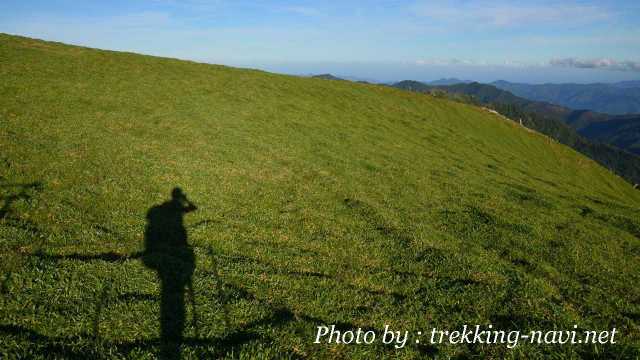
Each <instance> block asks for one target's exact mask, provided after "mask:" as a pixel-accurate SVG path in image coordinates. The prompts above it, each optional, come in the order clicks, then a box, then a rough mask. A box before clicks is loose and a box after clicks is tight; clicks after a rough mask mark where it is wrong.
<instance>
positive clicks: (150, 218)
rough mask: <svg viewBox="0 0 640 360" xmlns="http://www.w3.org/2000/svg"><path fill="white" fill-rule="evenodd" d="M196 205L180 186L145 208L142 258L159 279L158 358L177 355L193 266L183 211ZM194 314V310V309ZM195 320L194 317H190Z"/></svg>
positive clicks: (178, 356)
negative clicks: (169, 197)
mask: <svg viewBox="0 0 640 360" xmlns="http://www.w3.org/2000/svg"><path fill="white" fill-rule="evenodd" d="M196 209H197V208H196V206H195V205H194V204H193V203H192V202H191V201H189V200H188V199H187V196H186V195H185V194H184V193H183V192H182V190H181V189H180V188H177V187H176V188H174V189H173V191H172V192H171V200H169V201H166V202H164V203H162V204H160V205H156V206H154V207H152V208H151V209H149V211H148V212H147V226H146V229H145V250H144V256H143V262H144V264H145V266H147V267H149V268H151V269H154V270H155V271H156V272H157V273H158V278H159V279H160V292H161V295H160V297H161V299H160V340H161V358H163V359H179V358H180V346H181V344H182V342H183V330H184V325H185V301H184V297H185V290H186V289H187V288H188V289H189V290H190V292H191V294H190V295H191V298H192V301H193V286H192V280H191V277H192V275H193V272H194V269H195V256H194V253H193V249H192V248H191V246H189V244H188V242H187V230H186V229H185V226H184V221H183V219H184V215H185V214H186V213H189V212H192V211H195V210H196ZM194 316H195V313H194ZM194 322H195V321H194Z"/></svg>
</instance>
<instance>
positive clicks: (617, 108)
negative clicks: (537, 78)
mask: <svg viewBox="0 0 640 360" xmlns="http://www.w3.org/2000/svg"><path fill="white" fill-rule="evenodd" d="M491 85H494V86H495V87H497V88H499V89H502V90H507V91H509V92H511V93H513V94H514V95H517V96H520V97H523V98H525V99H529V100H534V101H545V102H550V103H553V104H557V105H562V106H566V107H568V108H571V109H587V110H592V111H597V112H602V113H607V114H613V115H622V114H632V113H640V81H624V82H620V83H615V84H540V85H531V84H521V83H511V82H508V81H502V80H501V81H495V82H493V83H491Z"/></svg>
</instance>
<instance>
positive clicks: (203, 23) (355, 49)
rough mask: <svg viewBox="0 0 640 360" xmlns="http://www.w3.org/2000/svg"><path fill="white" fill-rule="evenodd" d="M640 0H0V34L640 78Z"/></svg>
mask: <svg viewBox="0 0 640 360" xmlns="http://www.w3.org/2000/svg"><path fill="white" fill-rule="evenodd" d="M639 18H640V2H638V1H576V0H567V1H556V2H551V1H541V0H529V1H507V0H502V1H489V0H482V1H470V0H465V1H446V0H433V1H429V0H387V1H382V0H368V1H354V0H342V1H285V0H277V1H266V0H254V1H245V0H208V1H207V0H126V1H124V0H110V1H91V0H57V1H56V0H48V1H28V0H21V1H16V0H2V3H1V4H0V32H6V33H11V34H19V35H25V36H30V37H36V38H41V39H46V40H56V41H62V42H67V43H72V44H79V45H85V46H91V47H98V48H104V49H113V50H126V51H134V52H141V53H146V54H153V55H161V56H169V57H178V58H183V59H192V60H197V61H206V62H212V63H219V64H227V65H235V66H243V67H253V68H260V69H266V70H270V71H277V72H286V73H295V74H310V73H324V72H331V73H334V74H337V75H343V76H353V77H356V78H362V79H371V80H380V81H392V80H401V79H416V80H433V79H437V78H442V77H459V78H464V79H471V80H478V81H492V80H497V79H506V80H511V81H527V82H569V81H571V82H595V81H619V80H630V79H640V21H638V20H637V19H639Z"/></svg>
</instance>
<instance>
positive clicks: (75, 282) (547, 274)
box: [0, 34, 640, 359]
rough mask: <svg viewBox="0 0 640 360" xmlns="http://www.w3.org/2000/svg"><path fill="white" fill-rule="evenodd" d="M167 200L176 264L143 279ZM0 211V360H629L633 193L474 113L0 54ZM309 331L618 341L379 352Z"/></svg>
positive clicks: (49, 53)
mask: <svg viewBox="0 0 640 360" xmlns="http://www.w3.org/2000/svg"><path fill="white" fill-rule="evenodd" d="M174 187H181V188H182V189H183V191H184V193H185V194H186V196H187V198H188V199H189V200H190V201H191V202H193V204H195V206H197V210H194V211H192V212H190V213H188V214H182V215H183V216H184V226H185V227H186V230H187V236H188V242H189V244H190V245H191V247H189V248H188V252H189V253H184V255H176V258H179V259H182V260H180V261H178V262H176V263H175V264H174V263H171V261H170V260H167V261H165V260H162V259H165V258H163V257H162V256H160V257H156V258H154V259H155V260H153V259H152V260H148V259H146V260H145V257H144V256H143V255H141V254H144V253H145V246H147V245H145V240H146V239H148V237H149V236H150V235H149V234H150V232H151V230H149V229H150V227H153V226H154V225H153V224H150V223H151V222H155V224H157V223H158V222H159V223H162V220H151V219H154V217H153V216H154V215H153V211H155V210H153V209H156V210H157V209H159V208H158V207H157V206H158V205H159V204H162V203H163V202H166V201H168V200H169V199H170V198H171V191H172V189H173V188H174ZM165 204H166V203H165ZM0 207H1V208H0V271H1V272H0V281H1V284H0V285H1V291H2V294H1V296H0V358H9V359H11V358H77V359H86V358H97V359H100V358H134V359H150V358H155V357H156V356H158V355H159V354H164V355H167V354H169V355H167V356H168V357H177V356H182V357H184V358H205V357H210V358H220V357H227V358H253V357H258V358H274V357H275V358H280V357H289V358H327V359H340V358H362V359H372V358H381V357H397V358H407V359H409V358H423V357H438V358H450V357H451V358H496V359H497V358H543V357H545V358H603V359H615V358H619V359H634V358H638V356H640V287H639V286H638V283H639V282H640V216H639V214H640V191H637V190H634V189H633V188H632V187H631V186H630V185H629V184H627V183H626V182H624V181H623V180H622V179H620V178H618V177H616V176H614V175H612V174H611V173H610V172H609V171H607V170H606V169H604V168H602V167H600V166H599V165H597V164H595V163H594V162H593V161H591V160H589V159H587V158H585V157H583V156H581V155H579V154H578V153H576V152H574V151H573V150H571V149H569V148H567V147H565V146H562V145H559V144H557V143H555V142H553V141H550V140H549V139H548V138H546V137H544V136H542V135H539V134H537V133H534V132H530V131H526V130H525V129H523V128H521V127H520V126H519V125H517V124H515V123H513V122H509V121H506V120H504V119H502V118H500V117H498V116H495V115H493V114H490V113H488V112H486V111H484V110H482V109H480V108H477V107H474V106H470V105H464V104H459V103H455V102H451V101H447V100H444V99H436V98H432V97H430V96H426V95H421V94H415V93H410V92H403V91H401V90H396V89H392V88H387V87H383V86H376V85H366V84H355V83H350V82H345V81H330V80H321V79H310V78H298V77H292V76H284V75H276V74H270V73H265V72H260V71H253V70H245V69H234V68H229V67H223V66H215V65H206V64H197V63H191V62H185V61H178V60H172V59H162V58H155V57H149V56H141V55H136V54H129V53H116V52H109V51H98V50H92V49H86V48H80V47H72V46H67V45H62V44H56V43H49V42H42V41H36V40H31V39H27V38H21V37H14V36H9V35H2V34H0ZM160 219H162V218H160ZM172 219H174V218H172ZM176 219H177V218H176ZM174 220H175V219H174ZM167 226H169V225H167ZM181 256H182V257H181ZM154 261H156V262H155V263H154ZM158 262H159V263H158ZM150 264H155V265H150ZM154 266H155V267H154ZM167 269H178V270H180V269H184V272H182V273H181V274H183V275H184V274H186V275H184V276H186V277H188V279H186V278H181V279H180V280H175V282H173V283H172V281H174V280H170V276H173V275H175V273H172V274H173V275H171V274H170V275H166V274H167V273H168V272H170V271H169V270H167ZM191 272H192V274H191ZM165 275H166V276H169V277H165ZM176 276H177V275H176ZM181 276H182V275H181ZM188 282H191V283H192V286H191V288H192V290H193V291H186V294H185V295H184V296H183V295H179V296H178V295H175V294H173V295H172V294H171V293H170V290H167V289H170V286H168V285H167V284H174V285H175V284H179V286H177V289H178V290H180V289H183V288H184V286H186V285H185V284H187V283H188ZM161 284H162V286H163V288H162V289H161ZM174 288H176V286H174ZM184 289H186V288H184ZM174 290H176V289H174ZM178 290H176V291H178ZM174 292H175V291H174ZM174 295H175V296H174ZM180 296H182V297H180ZM180 301H182V302H180ZM172 302H173V303H172ZM163 304H165V305H163ZM166 304H173V306H175V307H178V308H176V309H173V310H175V312H176V313H178V314H179V313H180V312H181V311H182V310H184V315H176V316H178V317H180V316H182V317H183V318H182V319H181V320H182V322H183V323H184V331H182V335H183V339H182V340H181V341H179V343H177V344H174V345H172V347H171V348H169V349H167V348H166V346H167V345H166V344H164V341H163V339H165V335H166V334H165V331H166V330H167V328H169V327H170V326H171V321H170V320H167V319H166V318H162V315H161V314H164V311H166V309H164V310H163V309H162V308H161V307H162V306H166ZM174 320H175V319H174ZM179 320H180V319H178V320H175V321H179ZM324 324H336V326H338V327H339V328H340V329H349V328H358V327H362V328H367V329H376V330H382V329H383V327H384V326H385V325H389V326H390V327H391V328H394V329H398V330H408V331H411V332H415V331H420V330H424V329H428V328H431V327H438V328H456V327H459V326H461V325H462V324H493V325H494V326H495V327H501V328H504V329H522V330H537V329H539V330H547V329H548V330H553V329H569V328H572V327H573V325H574V324H576V325H578V327H579V329H594V330H608V329H610V328H612V327H616V328H617V329H618V331H619V334H620V335H619V336H620V337H619V339H618V340H619V343H618V344H616V345H580V346H578V345H574V346H559V345H555V346H550V345H535V346H534V345H530V344H524V345H519V346H518V347H516V348H515V349H508V348H507V347H506V346H503V345H475V346H470V345H435V346H434V345H428V344H415V343H410V344H407V346H406V347H405V348H403V349H401V350H396V349H394V348H393V347H390V346H383V345H381V344H373V345H370V346H354V345H328V344H314V343H313V340H314V338H315V332H316V327H317V326H319V325H324Z"/></svg>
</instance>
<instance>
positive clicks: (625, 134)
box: [392, 80, 640, 183]
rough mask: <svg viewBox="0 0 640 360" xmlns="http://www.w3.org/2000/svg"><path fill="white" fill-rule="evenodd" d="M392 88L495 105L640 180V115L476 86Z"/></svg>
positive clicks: (410, 84)
mask: <svg viewBox="0 0 640 360" xmlns="http://www.w3.org/2000/svg"><path fill="white" fill-rule="evenodd" d="M392 86H393V87H396V88H400V89H404V90H409V91H416V92H424V93H431V94H435V95H438V94H439V93H443V92H444V93H446V94H448V95H447V96H449V97H454V98H455V99H456V100H461V101H466V102H470V103H476V104H481V105H485V106H490V107H492V108H494V109H496V110H497V111H499V112H500V113H501V114H503V115H505V116H507V117H509V118H511V119H513V120H516V121H517V120H519V119H522V120H523V123H524V125H525V126H527V127H529V128H531V129H534V130H536V131H539V132H541V133H543V134H546V135H548V136H550V137H552V138H554V139H556V140H558V141H559V142H561V143H563V144H565V145H568V146H571V147H572V148H574V149H575V150H577V151H579V152H581V153H583V154H585V155H587V156H589V157H591V158H592V159H594V160H596V161H597V162H599V163H600V164H602V165H604V166H605V167H607V168H609V169H611V170H612V171H614V172H616V173H617V174H618V175H620V176H622V177H624V178H626V179H627V180H629V181H631V182H635V183H638V182H640V157H638V156H636V155H640V115H627V116H615V115H607V114H601V113H596V112H592V111H584V110H582V111H577V110H572V109H569V108H567V107H564V106H559V105H554V104H550V103H546V102H540V101H531V100H527V99H524V98H522V97H519V96H516V95H514V94H512V93H511V92H509V91H506V90H502V89H499V88H497V87H495V86H493V85H488V84H480V83H477V82H474V83H468V84H455V85H449V86H432V85H428V84H425V83H421V82H419V81H412V80H405V81H401V82H398V83H395V84H393V85H392ZM605 144H609V145H612V146H609V145H605ZM614 146H615V147H614ZM620 149H622V150H626V151H622V150H620ZM631 153H634V154H635V155H633V154H631Z"/></svg>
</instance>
